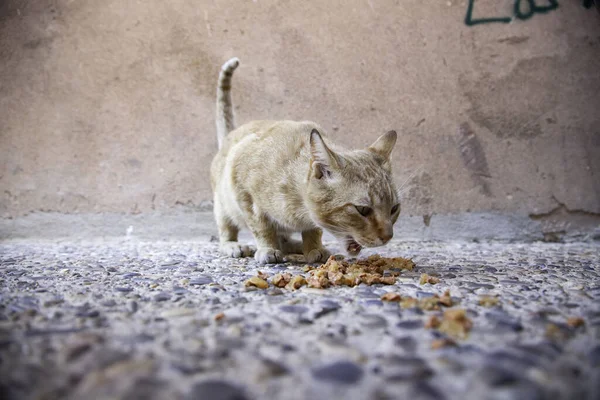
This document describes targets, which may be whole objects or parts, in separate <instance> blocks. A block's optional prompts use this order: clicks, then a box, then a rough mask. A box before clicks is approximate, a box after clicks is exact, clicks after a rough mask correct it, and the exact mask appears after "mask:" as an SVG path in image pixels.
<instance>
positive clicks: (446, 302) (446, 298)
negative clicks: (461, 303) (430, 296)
mask: <svg viewBox="0 0 600 400" xmlns="http://www.w3.org/2000/svg"><path fill="white" fill-rule="evenodd" d="M440 304H441V305H443V306H446V307H452V305H453V304H454V303H453V302H452V296H450V290H446V291H445V292H444V294H443V295H442V297H440Z"/></svg>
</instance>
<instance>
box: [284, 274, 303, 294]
mask: <svg viewBox="0 0 600 400" xmlns="http://www.w3.org/2000/svg"><path fill="white" fill-rule="evenodd" d="M304 285H306V279H304V277H303V276H302V275H296V276H294V277H293V278H292V279H290V282H289V283H288V284H287V285H286V286H285V288H286V289H289V290H298V289H300V288H301V287H302V286H304Z"/></svg>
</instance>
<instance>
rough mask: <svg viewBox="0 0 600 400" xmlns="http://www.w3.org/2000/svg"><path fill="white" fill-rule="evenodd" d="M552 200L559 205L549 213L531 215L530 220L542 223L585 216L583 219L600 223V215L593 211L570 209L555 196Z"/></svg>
mask: <svg viewBox="0 0 600 400" xmlns="http://www.w3.org/2000/svg"><path fill="white" fill-rule="evenodd" d="M552 200H554V201H555V202H556V204H557V206H556V207H554V208H553V209H551V210H550V211H548V212H545V213H530V214H529V218H531V219H532V220H534V221H540V220H547V219H551V218H554V217H560V216H565V215H568V216H583V217H591V218H594V219H596V218H597V219H598V222H600V213H596V212H593V211H587V210H581V209H570V208H569V207H567V205H566V204H564V203H562V202H560V201H558V199H557V198H556V197H555V196H552Z"/></svg>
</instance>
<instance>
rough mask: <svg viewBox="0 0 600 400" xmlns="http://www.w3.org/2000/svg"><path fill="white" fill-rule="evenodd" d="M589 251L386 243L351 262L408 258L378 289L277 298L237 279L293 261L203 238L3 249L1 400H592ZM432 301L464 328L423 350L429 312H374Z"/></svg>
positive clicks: (599, 309) (599, 390) (594, 247)
mask: <svg viewBox="0 0 600 400" xmlns="http://www.w3.org/2000/svg"><path fill="white" fill-rule="evenodd" d="M330 248H331V249H332V250H336V251H340V249H339V248H336V247H335V244H333V245H331V244H330ZM599 249H600V245H599V244H598V242H590V243H572V244H556V243H529V244H514V243H513V244H506V243H504V244H502V243H467V242H462V243H460V242H401V241H398V240H394V241H392V242H391V243H390V244H388V245H387V246H386V247H382V248H379V249H371V251H368V252H365V253H364V254H361V257H362V256H366V255H369V254H375V251H377V253H378V254H381V255H382V256H403V257H408V258H412V259H413V260H414V261H415V263H416V264H417V267H416V269H415V270H414V271H413V272H407V271H404V272H403V273H402V275H401V276H400V278H399V280H398V282H397V283H396V284H395V285H393V286H385V285H373V286H365V285H364V284H361V285H360V286H357V287H354V288H349V287H338V288H330V289H325V290H319V289H307V288H303V289H301V290H299V291H295V292H291V291H288V290H285V289H278V288H274V287H272V286H271V287H270V288H269V289H267V290H259V289H255V290H251V289H249V288H246V287H244V285H243V282H244V281H245V280H246V279H248V278H249V277H251V276H253V275H255V274H256V273H257V271H258V270H260V271H262V272H265V273H267V274H270V275H273V274H274V273H277V272H282V271H289V272H293V273H294V274H302V273H303V271H302V264H301V263H298V262H292V263H285V264H278V265H267V266H263V267H260V268H259V267H258V266H257V265H256V263H255V262H254V260H253V259H228V258H223V257H220V256H219V255H218V252H217V244H216V243H214V242H209V241H205V242H202V241H178V242H175V241H146V242H144V241H137V240H133V239H126V238H124V239H110V240H104V241H100V240H98V241H87V242H84V241H79V242H75V241H70V242H69V241H67V242H64V241H63V242H61V241H59V240H56V241H46V242H40V241H27V240H24V241H11V242H5V243H3V244H0V266H1V275H0V397H1V398H4V399H11V398H14V399H59V398H70V399H209V400H212V399H215V400H243V399H338V398H343V399H346V400H348V399H397V398H400V399H401V398H406V399H416V400H419V399H432V400H433V399H598V398H600V305H599V304H600V303H599V301H600V279H599V274H600V261H599V260H600V256H599V253H600V252H599ZM423 272H426V273H428V274H430V275H433V276H437V277H439V278H440V283H438V284H436V285H431V284H429V283H427V284H424V285H420V284H419V277H420V274H421V273H423ZM446 289H449V290H450V292H451V295H452V297H453V299H454V300H455V301H457V302H460V303H459V305H458V306H456V307H458V308H464V309H466V310H467V313H468V316H469V318H471V319H472V321H473V329H472V330H471V332H470V335H469V337H468V338H467V339H465V340H459V341H458V345H457V346H455V347H442V348H439V349H432V348H431V343H432V341H433V340H435V339H436V338H440V337H441V335H442V334H441V333H439V331H436V330H431V329H427V328H425V326H424V324H425V321H427V319H428V318H429V316H430V315H441V312H440V311H422V310H420V309H418V308H413V309H402V308H401V307H400V306H399V305H398V303H391V302H382V301H381V300H380V297H381V295H382V294H384V293H386V292H388V291H395V292H398V293H400V294H402V295H407V296H413V297H417V298H424V297H428V296H431V295H432V294H433V293H438V294H442V293H443V292H444V291H445V290H446ZM484 294H489V295H499V299H500V302H499V305H497V306H495V307H491V308H485V307H483V306H481V305H479V304H478V300H479V298H480V296H481V295H484ZM220 313H223V314H224V316H221V318H219V317H217V318H215V317H216V316H217V315H219V314H220ZM569 317H582V318H583V320H584V325H583V326H578V327H572V326H570V325H569V324H567V319H568V318H569ZM549 326H551V327H552V328H551V329H550V328H548V327H549Z"/></svg>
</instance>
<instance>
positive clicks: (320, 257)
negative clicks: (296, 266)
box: [304, 247, 331, 264]
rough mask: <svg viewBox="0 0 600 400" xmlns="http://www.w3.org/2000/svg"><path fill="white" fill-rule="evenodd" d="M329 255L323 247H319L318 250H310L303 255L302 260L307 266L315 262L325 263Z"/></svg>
mask: <svg viewBox="0 0 600 400" xmlns="http://www.w3.org/2000/svg"><path fill="white" fill-rule="evenodd" d="M330 255H331V253H330V252H329V250H327V249H326V248H325V247H321V248H318V249H312V250H311V251H309V252H308V253H307V254H304V258H305V259H306V262H307V263H309V264H312V263H317V262H325V261H327V259H328V258H329V256H330Z"/></svg>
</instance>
